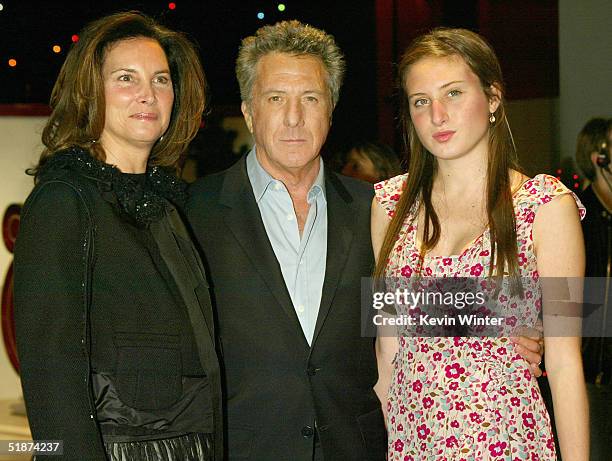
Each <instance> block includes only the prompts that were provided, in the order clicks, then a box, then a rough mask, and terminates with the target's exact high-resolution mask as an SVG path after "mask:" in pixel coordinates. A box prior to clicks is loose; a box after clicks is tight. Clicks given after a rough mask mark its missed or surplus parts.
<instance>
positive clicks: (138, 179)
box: [36, 147, 187, 226]
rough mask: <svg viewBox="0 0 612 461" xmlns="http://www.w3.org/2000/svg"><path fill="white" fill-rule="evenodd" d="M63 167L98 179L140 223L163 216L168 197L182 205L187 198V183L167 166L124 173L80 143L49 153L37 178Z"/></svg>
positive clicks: (145, 223) (125, 211)
mask: <svg viewBox="0 0 612 461" xmlns="http://www.w3.org/2000/svg"><path fill="white" fill-rule="evenodd" d="M62 169H68V170H73V171H77V172H78V173H80V174H82V175H83V176H86V177H88V178H91V179H94V180H96V181H98V186H99V188H100V191H101V193H102V195H103V197H105V198H109V194H111V195H112V196H113V197H112V199H111V201H114V202H116V204H117V205H118V207H119V208H120V211H121V212H122V213H123V214H125V215H126V218H127V219H129V220H131V221H133V222H134V223H135V224H137V225H140V226H147V225H149V224H150V223H151V222H154V221H158V220H159V219H161V218H162V217H163V215H164V212H165V207H166V204H165V200H168V201H169V202H171V203H172V204H174V205H176V206H178V207H182V205H183V204H184V203H185V201H186V199H187V191H186V189H187V185H186V184H185V183H184V182H183V181H182V180H181V179H179V178H177V177H176V176H175V175H174V174H172V172H170V171H169V170H168V169H166V168H163V167H159V166H149V167H148V168H147V171H146V173H144V175H138V174H128V173H123V172H121V171H120V170H119V169H118V168H117V167H115V166H114V165H109V164H107V163H104V162H101V161H99V160H96V159H95V158H93V157H92V156H91V155H90V154H89V152H87V151H85V150H83V149H81V148H78V147H74V148H70V149H66V150H63V151H60V152H57V153H56V154H53V155H52V156H51V157H49V158H48V159H47V161H46V162H45V163H44V164H43V165H42V167H41V168H40V169H39V170H38V172H37V174H36V176H37V180H44V178H45V177H47V176H50V175H52V174H54V173H55V172H57V171H58V170H62ZM143 176H144V178H145V179H144V180H143ZM164 199H165V200H164Z"/></svg>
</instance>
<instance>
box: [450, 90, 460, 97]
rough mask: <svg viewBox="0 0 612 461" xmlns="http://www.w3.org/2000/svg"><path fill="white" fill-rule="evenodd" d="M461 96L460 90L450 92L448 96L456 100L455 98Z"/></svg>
mask: <svg viewBox="0 0 612 461" xmlns="http://www.w3.org/2000/svg"><path fill="white" fill-rule="evenodd" d="M460 94H461V91H459V90H451V91H449V93H448V95H449V96H450V97H451V98H454V97H456V96H459V95H460Z"/></svg>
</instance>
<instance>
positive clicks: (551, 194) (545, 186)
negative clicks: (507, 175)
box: [516, 173, 586, 219]
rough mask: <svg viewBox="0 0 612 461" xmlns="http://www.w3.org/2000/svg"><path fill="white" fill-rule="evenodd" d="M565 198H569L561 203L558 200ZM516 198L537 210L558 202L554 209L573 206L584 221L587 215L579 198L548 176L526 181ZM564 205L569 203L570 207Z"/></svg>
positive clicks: (538, 176) (539, 175) (558, 181)
mask: <svg viewBox="0 0 612 461" xmlns="http://www.w3.org/2000/svg"><path fill="white" fill-rule="evenodd" d="M564 196H567V198H565V199H561V200H560V201H558V200H556V199H558V198H560V197H564ZM516 198H517V199H518V200H519V201H520V202H524V203H525V202H526V203H527V204H529V205H531V206H536V207H537V208H539V207H540V206H542V205H546V204H548V203H550V202H553V201H555V202H558V204H557V203H555V204H554V205H552V206H553V207H557V206H561V207H567V206H569V205H572V208H574V207H577V208H578V213H579V216H580V219H583V218H584V216H585V214H586V209H585V207H584V206H583V205H582V202H581V201H580V199H579V198H578V196H577V195H576V194H575V193H574V192H573V191H572V190H571V189H569V188H568V187H567V186H566V185H565V184H563V183H562V182H561V181H560V180H559V179H557V178H556V177H554V176H551V175H548V174H543V173H542V174H537V175H535V176H534V177H533V178H527V179H526V180H524V181H523V182H522V185H521V186H520V188H519V190H518V191H517V192H516ZM572 202H573V204H572ZM564 203H569V205H564Z"/></svg>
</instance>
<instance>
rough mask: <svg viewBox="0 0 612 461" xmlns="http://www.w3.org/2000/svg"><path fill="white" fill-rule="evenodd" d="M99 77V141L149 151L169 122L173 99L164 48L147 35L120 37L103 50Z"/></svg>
mask: <svg viewBox="0 0 612 461" xmlns="http://www.w3.org/2000/svg"><path fill="white" fill-rule="evenodd" d="M102 76H103V79H104V97H105V103H106V112H105V119H104V120H105V122H104V129H103V131H102V135H101V136H100V140H101V141H102V142H103V144H104V146H105V147H107V148H109V149H115V150H117V149H121V148H126V149H133V148H138V149H143V148H144V149H148V150H149V151H150V150H151V148H152V147H153V145H154V144H155V143H156V142H157V140H158V139H159V138H160V137H161V136H162V135H163V134H164V132H165V131H166V129H167V128H168V125H169V124H170V115H171V113H172V103H173V101H174V90H173V88H172V80H171V78H170V68H169V66H168V60H167V59H166V54H165V53H164V50H163V49H162V47H161V46H160V45H159V43H158V42H157V41H155V40H153V39H150V38H144V37H139V38H133V39H126V40H121V41H119V42H117V43H115V44H113V45H111V47H110V49H109V50H108V51H107V52H106V56H105V59H104V63H103V65H102ZM111 146H112V148H111ZM115 150H113V154H114V155H121V152H115Z"/></svg>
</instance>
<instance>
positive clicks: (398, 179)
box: [374, 173, 408, 217]
mask: <svg viewBox="0 0 612 461" xmlns="http://www.w3.org/2000/svg"><path fill="white" fill-rule="evenodd" d="M407 181H408V173H404V174H400V175H398V176H394V177H393V178H390V179H386V180H384V181H381V182H379V183H376V184H374V193H375V195H376V201H377V202H378V203H379V204H380V205H381V206H382V208H383V209H384V210H385V211H386V212H387V214H388V215H389V216H391V217H392V216H393V215H394V213H395V208H396V207H397V203H398V202H399V199H400V197H401V196H402V192H403V191H404V187H405V186H406V182H407Z"/></svg>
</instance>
